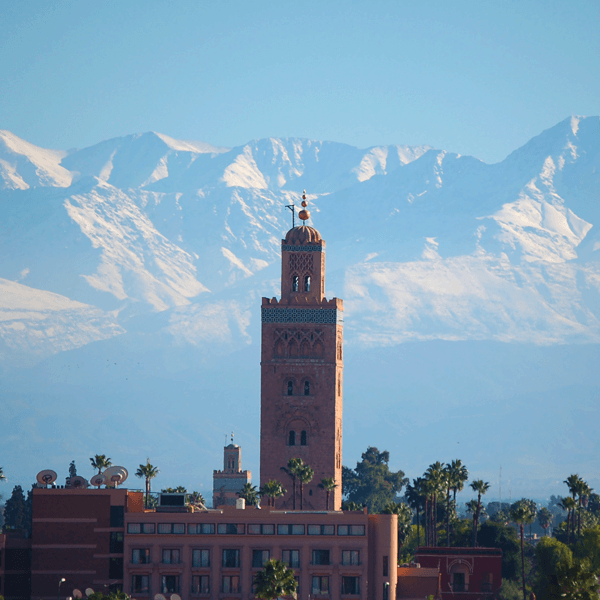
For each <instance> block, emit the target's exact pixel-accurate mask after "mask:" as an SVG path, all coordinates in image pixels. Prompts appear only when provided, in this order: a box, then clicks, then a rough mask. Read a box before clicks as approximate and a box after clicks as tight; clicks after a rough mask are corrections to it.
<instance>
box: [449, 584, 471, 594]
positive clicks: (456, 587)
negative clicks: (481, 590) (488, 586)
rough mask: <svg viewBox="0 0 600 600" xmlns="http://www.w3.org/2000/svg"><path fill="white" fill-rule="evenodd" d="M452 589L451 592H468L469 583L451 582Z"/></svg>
mask: <svg viewBox="0 0 600 600" xmlns="http://www.w3.org/2000/svg"><path fill="white" fill-rule="evenodd" d="M452 591H453V592H468V591H469V585H468V584H467V583H453V584H452Z"/></svg>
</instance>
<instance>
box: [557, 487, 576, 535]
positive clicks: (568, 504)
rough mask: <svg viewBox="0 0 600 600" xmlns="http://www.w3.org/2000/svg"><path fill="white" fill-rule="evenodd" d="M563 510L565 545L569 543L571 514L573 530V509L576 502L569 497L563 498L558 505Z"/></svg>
mask: <svg viewBox="0 0 600 600" xmlns="http://www.w3.org/2000/svg"><path fill="white" fill-rule="evenodd" d="M558 506H560V507H561V508H562V509H563V510H566V511H567V545H568V544H570V543H571V514H572V515H573V529H575V509H576V508H577V502H575V500H574V499H573V498H570V497H569V496H565V497H564V498H563V499H562V500H561V501H560V502H559V503H558Z"/></svg>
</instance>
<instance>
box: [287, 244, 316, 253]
mask: <svg viewBox="0 0 600 600" xmlns="http://www.w3.org/2000/svg"><path fill="white" fill-rule="evenodd" d="M281 249H282V250H283V251H284V252H323V246H322V245H321V244H319V245H318V246H295V245H293V244H281Z"/></svg>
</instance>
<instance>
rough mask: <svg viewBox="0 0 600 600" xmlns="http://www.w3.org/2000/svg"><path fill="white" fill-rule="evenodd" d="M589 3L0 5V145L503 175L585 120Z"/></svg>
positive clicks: (67, 0)
mask: <svg viewBox="0 0 600 600" xmlns="http://www.w3.org/2000/svg"><path fill="white" fill-rule="evenodd" d="M599 25H600V2H597V1H590V0H588V1H576V0H571V1H570V2H564V0H560V1H554V0H547V1H544V2H541V1H526V2H523V1H522V0H519V1H515V2H512V1H502V2H498V1H496V2H485V1H472V2H465V1H453V2H448V1H447V0H445V1H443V2H427V1H425V2H424V1H414V2H412V1H410V2H405V1H399V0H393V1H390V2H384V1H380V2H377V1H372V2H349V1H345V2H336V1H329V2H323V1H320V2H310V1H303V2H281V1H278V2H275V1H273V2H256V1H254V2H253V1H245V2H237V1H232V0H230V1H226V2H225V1H222V2H218V1H216V0H215V1H211V2H201V1H198V0H195V1H183V0H181V1H176V2H167V1H162V2H158V1H151V0H142V1H134V0H127V1H125V2H120V1H106V2H86V1H83V0H77V1H75V0H63V1H60V2H50V1H48V0H44V1H39V2H31V1H27V0H19V1H18V2H8V1H5V2H1V3H0V82H1V84H0V85H1V88H0V129H8V130H10V131H12V132H14V133H15V134H17V135H19V136H21V137H23V138H25V139H27V140H28V141H31V142H33V143H35V144H38V145H41V146H45V147H56V148H65V149H66V148H71V147H83V146H87V145H91V144H94V143H96V142H99V141H101V140H103V139H107V138H110V137H115V136H121V135H125V134H129V133H136V132H143V131H148V130H155V131H159V132H162V133H166V134H168V135H171V136H173V137H176V138H182V139H195V140H203V141H207V142H211V143H213V144H216V145H222V146H233V145H239V144H242V143H244V142H246V141H248V140H250V139H252V138H261V137H268V136H274V137H280V136H299V137H310V138H316V139H322V140H335V141H339V142H347V143H349V144H352V145H356V146H359V147H368V146H372V145H376V144H388V143H399V144H431V145H433V146H435V147H438V148H443V149H447V150H450V151H455V152H460V153H462V154H472V155H474V156H477V157H479V158H481V159H483V160H485V161H487V162H495V161H498V160H501V159H503V158H504V157H505V156H506V155H507V154H508V153H509V152H511V151H512V150H514V149H515V148H517V147H518V146H520V145H522V144H523V143H525V142H526V141H527V140H528V139H530V138H531V137H532V136H533V135H536V134H537V133H539V132H540V131H542V130H544V129H547V128H549V127H551V126H552V125H555V124H556V123H557V122H558V121H561V120H562V119H564V118H566V117H567V116H569V115H571V114H582V115H597V114H600V60H599V57H600V35H599V34H598V31H599Z"/></svg>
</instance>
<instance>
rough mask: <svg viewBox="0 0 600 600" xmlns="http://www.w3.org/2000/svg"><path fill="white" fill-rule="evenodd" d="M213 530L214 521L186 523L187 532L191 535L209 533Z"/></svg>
mask: <svg viewBox="0 0 600 600" xmlns="http://www.w3.org/2000/svg"><path fill="white" fill-rule="evenodd" d="M214 532H215V524H214V523H192V524H190V525H188V533H189V534H191V535H210V534H212V533H214Z"/></svg>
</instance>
